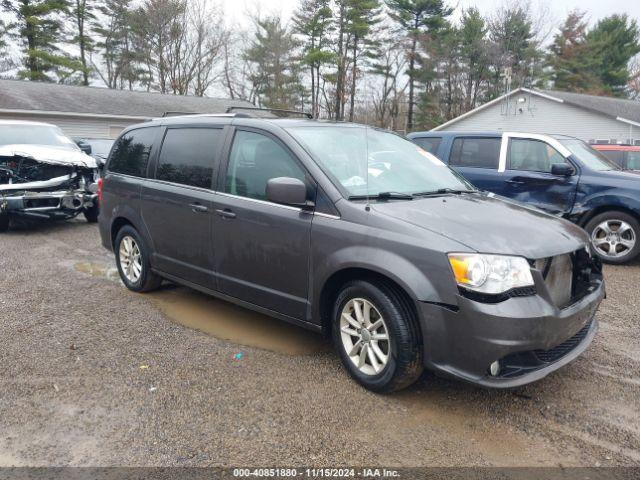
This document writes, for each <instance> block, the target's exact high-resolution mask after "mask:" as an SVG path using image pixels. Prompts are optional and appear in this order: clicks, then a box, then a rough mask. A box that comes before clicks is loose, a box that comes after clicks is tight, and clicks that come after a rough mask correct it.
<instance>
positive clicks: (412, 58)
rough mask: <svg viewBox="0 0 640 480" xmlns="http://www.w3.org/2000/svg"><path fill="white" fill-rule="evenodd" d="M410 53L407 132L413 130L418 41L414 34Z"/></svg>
mask: <svg viewBox="0 0 640 480" xmlns="http://www.w3.org/2000/svg"><path fill="white" fill-rule="evenodd" d="M412 36H413V39H412V40H411V51H410V52H409V106H408V111H407V130H408V131H412V130H413V103H414V89H415V71H414V68H415V65H416V48H417V43H418V39H417V37H416V34H415V33H414V34H412Z"/></svg>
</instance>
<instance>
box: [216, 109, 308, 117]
mask: <svg viewBox="0 0 640 480" xmlns="http://www.w3.org/2000/svg"><path fill="white" fill-rule="evenodd" d="M234 110H248V111H258V112H272V113H288V114H292V115H302V116H303V117H307V118H308V119H312V118H313V115H311V114H310V113H309V112H303V111H300V110H286V109H283V108H260V107H229V108H227V113H231V112H232V111H234Z"/></svg>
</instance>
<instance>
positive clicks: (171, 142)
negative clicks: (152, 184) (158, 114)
mask: <svg viewBox="0 0 640 480" xmlns="http://www.w3.org/2000/svg"><path fill="white" fill-rule="evenodd" d="M221 139H222V129H221V128H170V129H168V130H167V133H166V135H165V137H164V142H162V149H161V150H160V157H159V158H158V168H157V170H156V179H157V180H164V181H166V182H172V183H179V184H181V185H190V186H192V187H199V188H211V178H212V176H213V166H214V162H215V160H216V158H215V156H216V153H217V152H218V147H219V145H220V141H221Z"/></svg>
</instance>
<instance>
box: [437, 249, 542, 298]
mask: <svg viewBox="0 0 640 480" xmlns="http://www.w3.org/2000/svg"><path fill="white" fill-rule="evenodd" d="M449 263H450V264H451V269H452V270H453V275H454V276H455V278H456V283H457V284H458V285H459V286H461V287H464V288H468V289H469V290H473V291H475V292H480V293H487V294H499V293H504V292H508V291H509V290H511V289H513V288H521V287H530V286H533V277H532V276H531V267H530V266H529V262H527V260H526V259H525V258H523V257H512V256H507V255H483V254H476V253H450V254H449Z"/></svg>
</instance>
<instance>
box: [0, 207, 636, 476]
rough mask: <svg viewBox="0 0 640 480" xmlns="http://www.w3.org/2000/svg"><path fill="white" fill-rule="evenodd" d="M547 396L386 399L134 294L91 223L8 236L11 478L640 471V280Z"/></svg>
mask: <svg viewBox="0 0 640 480" xmlns="http://www.w3.org/2000/svg"><path fill="white" fill-rule="evenodd" d="M606 276H607V282H608V285H607V289H608V293H609V297H608V299H607V300H606V301H605V302H604V303H603V305H602V306H601V308H600V311H599V314H598V318H599V320H600V332H599V333H598V335H597V337H596V339H595V341H594V343H593V345H592V346H591V347H590V348H589V349H588V350H587V352H586V353H585V354H584V355H583V356H582V357H580V358H579V359H578V360H577V361H575V362H574V363H572V364H570V365H569V366H568V367H566V368H564V369H562V370H561V371H559V372H556V373H555V374H553V375H551V376H550V377H547V378H546V379H544V380H543V381H541V382H538V383H537V384H534V385H530V386H527V387H525V388H521V389H518V390H516V391H509V392H503V391H488V390H482V389H478V388H474V387H471V386H468V385H465V384H462V383H459V382H454V381H449V380H443V379H439V378H436V377H434V376H433V375H431V374H425V375H424V376H423V378H422V379H421V380H420V381H419V383H418V384H417V385H415V386H414V387H412V388H410V389H409V390H407V391H404V392H401V393H399V394H394V395H389V396H379V395H374V394H372V393H369V392H367V391H365V390H363V389H362V388H360V387H359V386H357V385H356V384H355V383H353V382H352V381H351V380H350V379H349V378H348V377H347V375H346V373H345V372H344V370H343V369H342V367H341V365H340V363H339V361H338V358H337V356H336V355H335V354H334V353H333V352H332V351H331V347H330V346H329V345H328V344H327V343H326V342H325V341H324V340H323V339H322V338H321V337H319V336H318V335H316V334H313V333H310V332H306V331H303V330H299V329H296V328H294V327H290V326H287V325H284V324H280V323H278V322H276V321H273V320H270V319H267V318H265V317H262V316H260V315H256V314H254V313H250V312H247V311H245V310H242V309H239V308H236V307H234V306H231V305H229V304H225V303H224V302H220V301H216V300H212V299H209V298H207V297H205V296H203V295H200V294H197V293H195V292H192V291H189V290H186V289H182V288H176V287H173V286H167V287H166V288H164V289H163V290H162V291H161V292H158V293H155V294H152V295H136V294H132V293H130V292H128V291H127V290H125V289H124V287H123V286H122V284H121V283H120V282H119V281H118V280H117V275H116V273H115V271H114V269H113V258H112V256H111V255H110V254H108V252H106V251H104V250H103V249H102V247H101V246H100V245H99V241H98V230H97V227H96V226H94V225H88V224H86V223H84V222H83V221H80V220H78V221H74V222H68V223H61V224H48V225H40V226H25V227H20V228H18V229H17V230H14V231H12V232H10V233H8V234H6V235H2V237H0V326H1V327H2V335H1V336H0V382H1V385H0V466H7V465H16V466H21V465H38V466H41V465H92V466H107V465H130V466H133V465H136V466H141V465H166V466H174V465H190V466H196V465H197V466H209V465H224V466H247V465H251V466H285V465H287V466H293V465H299V466H302V465H310V464H311V465H316V466H321V465H322V466H336V465H340V464H343V465H347V464H350V465H364V464H366V465H393V466H427V465H429V466H461V465H499V466H514V465H546V466H557V465H564V466H571V465H588V466H608V465H629V466H631V465H634V466H637V465H640V394H639V392H640V332H639V328H638V327H639V325H640V312H639V310H638V307H639V306H640V305H639V304H640V295H639V294H638V291H639V290H638V285H639V284H640V265H639V264H635V265H632V266H626V267H607V269H606Z"/></svg>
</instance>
